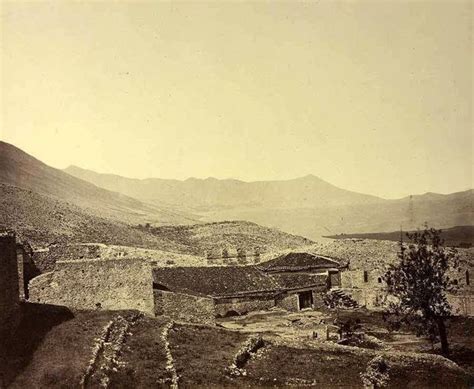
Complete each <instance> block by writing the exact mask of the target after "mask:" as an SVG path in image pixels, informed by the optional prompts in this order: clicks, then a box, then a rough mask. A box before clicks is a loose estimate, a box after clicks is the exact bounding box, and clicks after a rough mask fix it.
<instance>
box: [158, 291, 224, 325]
mask: <svg viewBox="0 0 474 389" xmlns="http://www.w3.org/2000/svg"><path fill="white" fill-rule="evenodd" d="M154 300H155V315H156V316H161V315H163V316H168V317H169V318H171V319H173V320H175V321H178V322H186V323H195V324H208V325H214V324H215V317H216V311H215V307H214V301H213V299H211V298H209V297H199V296H192V295H189V294H183V293H174V292H168V291H163V290H156V289H155V290H154Z"/></svg>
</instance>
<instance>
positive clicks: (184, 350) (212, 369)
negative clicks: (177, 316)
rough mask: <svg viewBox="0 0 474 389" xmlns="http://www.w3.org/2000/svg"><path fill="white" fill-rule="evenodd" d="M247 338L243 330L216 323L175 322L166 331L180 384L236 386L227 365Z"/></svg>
mask: <svg viewBox="0 0 474 389" xmlns="http://www.w3.org/2000/svg"><path fill="white" fill-rule="evenodd" d="M246 339H247V335H245V334H243V333H239V332H234V331H229V330H223V329H220V328H216V327H204V326H191V325H176V326H174V327H173V328H172V329H171V330H170V332H169V342H170V347H171V354H172V355H173V359H174V361H175V366H176V372H177V374H178V376H179V384H180V385H183V386H184V387H196V386H198V387H199V386H205V387H207V388H208V387H223V386H235V385H236V384H235V383H234V382H233V381H232V380H231V379H230V378H228V376H227V375H226V369H227V368H228V367H229V366H230V365H231V364H232V363H233V358H234V356H235V354H236V353H237V352H238V350H239V348H240V347H241V346H242V344H243V342H244V341H245V340H246Z"/></svg>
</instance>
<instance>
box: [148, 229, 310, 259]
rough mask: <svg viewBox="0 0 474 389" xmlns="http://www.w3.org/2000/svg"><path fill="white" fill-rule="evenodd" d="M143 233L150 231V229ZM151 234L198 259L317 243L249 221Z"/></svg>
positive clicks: (166, 230) (152, 230)
mask: <svg viewBox="0 0 474 389" xmlns="http://www.w3.org/2000/svg"><path fill="white" fill-rule="evenodd" d="M142 229H143V230H145V231H147V229H146V228H142ZM148 231H151V232H152V233H153V234H155V235H157V236H159V237H161V238H165V239H168V240H172V241H174V242H176V243H177V244H180V245H183V246H187V247H189V248H190V249H191V250H192V251H193V253H194V254H197V255H205V253H206V252H214V253H216V254H220V253H221V251H222V249H224V248H226V249H227V250H229V252H230V253H232V252H236V250H237V249H244V250H246V251H247V253H253V252H254V250H255V248H259V249H260V251H262V252H267V251H276V250H282V249H294V248H297V247H302V246H306V245H309V244H312V243H313V242H312V241H310V240H309V239H306V238H302V237H300V236H296V235H291V234H287V233H285V232H281V231H278V230H276V229H272V228H267V227H262V226H259V225H258V224H255V223H251V222H246V221H226V222H220V223H207V224H196V225H192V226H162V227H155V228H153V227H150V228H149V229H148Z"/></svg>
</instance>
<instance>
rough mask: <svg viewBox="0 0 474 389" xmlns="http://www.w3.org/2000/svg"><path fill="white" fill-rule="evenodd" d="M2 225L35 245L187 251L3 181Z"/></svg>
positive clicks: (164, 239) (0, 199)
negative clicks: (89, 244) (88, 244)
mask: <svg viewBox="0 0 474 389" xmlns="http://www.w3.org/2000/svg"><path fill="white" fill-rule="evenodd" d="M0 228H8V229H13V230H15V231H16V232H17V233H18V235H19V237H20V238H21V239H27V240H28V241H30V242H31V243H33V244H36V245H40V246H41V245H46V244H49V243H53V242H67V243H70V242H100V243H106V244H121V245H127V246H139V247H149V248H158V249H161V250H168V251H177V252H187V251H188V249H187V248H186V247H183V246H181V245H179V244H178V243H175V242H172V241H168V240H167V239H166V238H160V237H159V236H156V235H152V234H149V233H147V232H144V231H140V230H138V229H136V228H133V227H131V226H129V225H127V224H124V223H120V222H116V221H112V220H109V219H105V218H101V217H98V216H95V215H93V214H92V213H88V212H86V211H85V210H84V209H82V208H80V207H78V206H75V205H72V204H69V203H66V202H64V201H61V200H59V199H57V198H53V197H50V196H45V195H40V194H37V193H34V192H32V191H29V190H25V189H20V188H16V187H14V186H10V185H5V184H0Z"/></svg>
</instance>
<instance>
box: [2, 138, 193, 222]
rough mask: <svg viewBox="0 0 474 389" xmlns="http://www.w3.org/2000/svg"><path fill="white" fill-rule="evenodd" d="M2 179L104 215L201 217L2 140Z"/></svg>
mask: <svg viewBox="0 0 474 389" xmlns="http://www.w3.org/2000/svg"><path fill="white" fill-rule="evenodd" d="M0 183H3V184H7V185H13V186H16V187H18V188H22V189H27V190H31V191H33V192H35V193H39V194H43V195H48V196H54V197H56V198H58V199H60V200H63V201H67V202H70V203H73V204H75V205H77V206H80V207H81V208H85V209H87V210H88V211H89V212H93V213H94V214H95V215H97V216H100V217H106V218H109V219H114V220H119V221H121V222H128V223H139V222H143V221H145V222H149V221H152V222H153V223H155V224H183V223H190V222H192V223H196V222H197V219H195V218H193V217H192V216H190V215H185V214H182V213H180V212H175V211H170V210H168V209H166V208H163V207H160V206H159V204H157V203H155V204H154V205H151V204H147V203H144V202H142V201H139V200H136V199H134V198H131V197H128V196H125V195H123V194H119V193H115V192H111V191H109V190H106V189H103V188H99V187H97V186H95V185H93V184H91V183H89V182H86V181H83V180H81V179H79V178H76V177H73V176H71V175H69V174H67V173H64V172H63V171H61V170H58V169H54V168H52V167H50V166H48V165H46V164H44V163H43V162H41V161H39V160H37V159H36V158H34V157H32V156H31V155H29V154H27V153H25V152H24V151H22V150H20V149H19V148H17V147H15V146H13V145H10V144H8V143H5V142H1V141H0Z"/></svg>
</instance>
